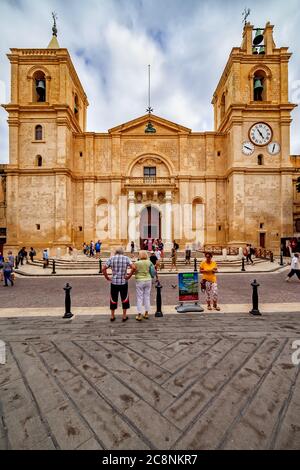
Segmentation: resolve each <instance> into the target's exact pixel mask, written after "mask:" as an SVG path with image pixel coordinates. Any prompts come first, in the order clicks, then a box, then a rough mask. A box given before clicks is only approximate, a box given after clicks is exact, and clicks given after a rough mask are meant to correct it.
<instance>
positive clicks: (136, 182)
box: [124, 176, 176, 189]
mask: <svg viewBox="0 0 300 470" xmlns="http://www.w3.org/2000/svg"><path fill="white" fill-rule="evenodd" d="M124 188H128V189H129V188H131V189H133V188H136V189H141V188H145V189H174V188H176V180H175V178H174V177H159V176H157V177H155V176H146V177H130V178H126V179H125V181H124Z"/></svg>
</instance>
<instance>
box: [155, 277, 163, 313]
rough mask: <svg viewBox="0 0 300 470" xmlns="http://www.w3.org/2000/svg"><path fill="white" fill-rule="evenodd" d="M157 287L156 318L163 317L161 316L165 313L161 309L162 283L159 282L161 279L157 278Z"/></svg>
mask: <svg viewBox="0 0 300 470" xmlns="http://www.w3.org/2000/svg"><path fill="white" fill-rule="evenodd" d="M155 288H156V289H157V292H156V312H155V316H156V318H161V317H163V313H162V311H161V289H162V285H161V283H160V282H159V280H157V282H156V286H155Z"/></svg>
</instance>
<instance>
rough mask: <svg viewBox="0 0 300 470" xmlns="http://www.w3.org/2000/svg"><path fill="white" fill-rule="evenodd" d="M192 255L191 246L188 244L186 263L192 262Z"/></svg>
mask: <svg viewBox="0 0 300 470" xmlns="http://www.w3.org/2000/svg"><path fill="white" fill-rule="evenodd" d="M191 256H192V252H191V249H190V247H189V246H188V247H187V249H186V250H185V264H191Z"/></svg>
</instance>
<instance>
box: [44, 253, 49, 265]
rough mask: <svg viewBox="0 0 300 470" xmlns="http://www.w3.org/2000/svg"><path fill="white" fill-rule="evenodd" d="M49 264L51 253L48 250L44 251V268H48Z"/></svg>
mask: <svg viewBox="0 0 300 470" xmlns="http://www.w3.org/2000/svg"><path fill="white" fill-rule="evenodd" d="M48 266H49V254H48V250H46V249H45V250H44V251H43V268H44V269H46V268H47V267H48Z"/></svg>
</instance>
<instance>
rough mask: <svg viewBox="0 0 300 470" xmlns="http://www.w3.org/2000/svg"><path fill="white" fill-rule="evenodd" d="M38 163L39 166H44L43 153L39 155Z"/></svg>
mask: <svg viewBox="0 0 300 470" xmlns="http://www.w3.org/2000/svg"><path fill="white" fill-rule="evenodd" d="M36 164H37V166H43V157H41V155H37V157H36Z"/></svg>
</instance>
